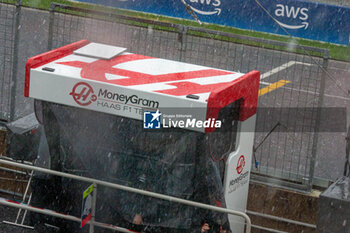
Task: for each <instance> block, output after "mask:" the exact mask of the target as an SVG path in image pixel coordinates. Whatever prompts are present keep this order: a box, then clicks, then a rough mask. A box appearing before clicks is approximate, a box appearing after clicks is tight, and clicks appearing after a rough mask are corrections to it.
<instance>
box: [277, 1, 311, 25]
mask: <svg viewBox="0 0 350 233" xmlns="http://www.w3.org/2000/svg"><path fill="white" fill-rule="evenodd" d="M274 16H275V19H276V22H277V23H278V24H279V25H280V26H282V27H284V28H287V29H294V30H298V29H305V30H306V29H307V28H308V26H309V23H308V19H309V9H308V8H306V7H298V6H295V5H294V4H292V5H291V4H276V8H275V11H274Z"/></svg>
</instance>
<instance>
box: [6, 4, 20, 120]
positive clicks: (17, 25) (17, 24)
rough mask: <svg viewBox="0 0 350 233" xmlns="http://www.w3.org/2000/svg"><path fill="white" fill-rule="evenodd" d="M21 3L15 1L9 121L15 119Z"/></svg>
mask: <svg viewBox="0 0 350 233" xmlns="http://www.w3.org/2000/svg"><path fill="white" fill-rule="evenodd" d="M21 5H22V0H17V3H16V13H15V19H16V21H15V28H14V31H15V35H14V44H13V57H12V58H13V63H12V80H11V85H12V86H11V99H10V118H9V120H10V122H12V121H14V120H15V110H16V108H15V107H16V91H17V69H18V68H17V67H18V46H19V31H20V30H19V29H20V21H21V8H22V7H21Z"/></svg>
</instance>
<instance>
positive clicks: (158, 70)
mask: <svg viewBox="0 0 350 233" xmlns="http://www.w3.org/2000/svg"><path fill="white" fill-rule="evenodd" d="M114 67H115V68H119V69H125V70H130V71H136V72H140V73H145V74H151V75H161V74H170V73H179V72H188V71H197V70H204V69H209V68H207V67H204V66H197V65H192V64H187V63H182V62H177V61H171V60H164V59H159V58H152V59H143V60H136V61H130V62H126V63H122V64H118V65H116V66H114Z"/></svg>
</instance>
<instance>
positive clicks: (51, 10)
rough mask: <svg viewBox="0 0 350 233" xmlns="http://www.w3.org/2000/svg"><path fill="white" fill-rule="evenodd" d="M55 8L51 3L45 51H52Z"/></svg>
mask: <svg viewBox="0 0 350 233" xmlns="http://www.w3.org/2000/svg"><path fill="white" fill-rule="evenodd" d="M55 8H56V4H55V3H54V2H53V3H51V5H50V19H49V35H48V40H47V51H50V50H52V40H53V38H52V37H53V25H54V20H55Z"/></svg>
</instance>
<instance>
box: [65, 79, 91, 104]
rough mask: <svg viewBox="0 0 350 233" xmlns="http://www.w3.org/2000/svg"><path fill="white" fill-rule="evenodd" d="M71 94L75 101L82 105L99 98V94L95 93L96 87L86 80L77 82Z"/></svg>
mask: <svg viewBox="0 0 350 233" xmlns="http://www.w3.org/2000/svg"><path fill="white" fill-rule="evenodd" d="M69 94H70V95H71V96H72V97H73V99H74V101H75V102H76V103H77V104H79V105H81V106H87V105H89V104H91V103H92V102H95V101H96V99H97V96H96V95H95V94H94V89H92V87H91V86H90V85H89V84H88V83H85V82H79V83H77V84H75V85H74V87H73V89H72V92H71V93H69Z"/></svg>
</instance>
